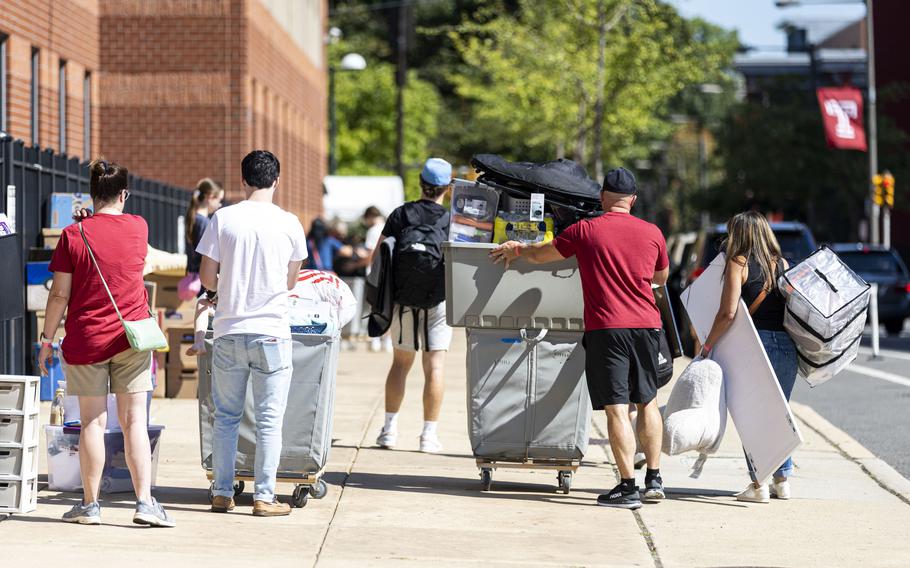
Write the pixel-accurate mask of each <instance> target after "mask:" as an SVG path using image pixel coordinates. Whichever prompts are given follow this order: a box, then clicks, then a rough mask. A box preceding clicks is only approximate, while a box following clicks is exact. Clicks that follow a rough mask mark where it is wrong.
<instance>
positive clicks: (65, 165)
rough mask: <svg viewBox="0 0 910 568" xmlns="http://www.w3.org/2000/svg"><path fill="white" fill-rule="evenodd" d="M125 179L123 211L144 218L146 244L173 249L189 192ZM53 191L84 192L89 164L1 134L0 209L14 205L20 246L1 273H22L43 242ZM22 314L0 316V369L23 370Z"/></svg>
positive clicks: (3, 262) (25, 346)
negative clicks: (127, 192)
mask: <svg viewBox="0 0 910 568" xmlns="http://www.w3.org/2000/svg"><path fill="white" fill-rule="evenodd" d="M124 165H126V166H127V167H129V164H124ZM129 183H130V198H129V200H128V201H127V202H126V209H125V211H126V212H127V213H132V214H135V215H140V216H142V217H144V218H145V220H146V222H147V223H148V226H149V244H150V245H152V246H153V247H155V248H157V249H160V250H165V251H168V252H177V249H178V242H179V237H178V223H179V217H180V216H181V215H183V214H184V213H185V211H186V207H187V204H188V202H189V198H190V194H189V192H188V191H187V190H185V189H182V188H179V187H174V186H171V185H167V184H164V183H161V182H158V181H154V180H149V179H145V178H141V177H138V176H130V182H129ZM52 193H84V194H86V195H88V193H89V170H88V164H87V163H80V162H79V160H78V159H77V158H70V157H67V156H66V155H65V154H56V153H54V152H53V151H52V150H42V149H40V148H38V147H34V146H26V145H25V143H24V142H22V141H21V140H13V139H12V138H10V137H8V136H5V135H3V134H2V133H0V211H2V212H6V213H7V215H9V214H10V213H11V209H15V224H16V233H17V234H18V235H19V237H18V241H19V244H20V246H21V251H22V255H21V259H15V260H14V259H12V258H2V259H0V278H2V277H3V273H4V272H5V271H8V270H9V271H18V274H22V273H23V271H24V270H25V267H24V264H23V263H24V262H25V261H26V260H27V259H28V258H29V251H30V250H31V249H32V248H37V247H42V246H43V237H42V234H41V229H42V228H44V227H48V226H49V225H50V223H49V219H48V215H49V211H48V201H49V199H50V195H51V194H52ZM6 256H8V255H6ZM22 294H23V295H24V294H25V290H22ZM8 301H11V299H10V298H0V302H8ZM27 315H28V314H26V313H23V314H22V317H21V318H15V319H12V320H7V321H0V346H5V347H6V348H4V349H0V374H2V373H7V374H9V373H12V374H21V373H24V372H25V371H26V365H25V361H26V353H29V352H30V351H31V343H30V342H29V341H27V340H26V337H27V336H26V331H25V327H26V325H25V322H26V319H27ZM28 337H30V336H28ZM11 346H15V347H11Z"/></svg>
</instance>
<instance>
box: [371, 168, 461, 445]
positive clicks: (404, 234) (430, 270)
mask: <svg viewBox="0 0 910 568" xmlns="http://www.w3.org/2000/svg"><path fill="white" fill-rule="evenodd" d="M451 188H452V165H451V164H449V163H448V162H446V161H445V160H442V159H440V158H430V159H428V160H427V161H426V164H425V165H424V167H423V171H421V173H420V189H421V194H422V196H421V198H420V199H418V200H417V201H411V202H408V203H405V204H404V205H402V206H401V207H399V208H397V209H395V210H394V211H392V213H391V215H389V218H388V220H387V221H386V224H385V227H384V228H383V230H382V238H381V239H380V241H379V244H377V246H376V248H377V249H379V245H380V244H381V243H382V241H383V240H385V239H386V238H394V239H395V247H394V252H393V260H392V279H393V284H392V286H393V290H394V293H393V297H394V304H395V306H394V310H393V312H392V325H391V329H390V332H391V336H392V342H393V346H394V355H393V359H392V368H391V369H389V375H388V377H387V378H386V383H385V410H386V412H385V423H384V424H383V427H382V431H381V432H380V433H379V437H378V438H377V439H376V444H377V445H378V446H380V447H382V448H387V449H391V448H394V447H395V445H396V444H397V443H398V411H399V409H400V408H401V402H402V400H403V399H404V389H405V380H406V379H407V376H408V372H409V371H410V370H411V366H412V365H413V364H414V359H415V356H416V353H417V352H418V351H421V350H422V351H423V355H422V360H423V361H422V362H423V373H424V380H425V382H424V387H423V418H424V423H423V432H422V433H421V435H420V451H421V452H427V453H436V452H439V451H440V450H441V449H442V445H441V444H440V443H439V438H438V436H437V434H436V424H437V421H438V420H439V410H440V408H441V407H442V393H443V366H444V364H445V354H446V351H448V349H449V344H450V343H451V341H452V328H450V327H449V326H448V325H447V324H446V304H445V262H444V259H443V257H442V243H443V242H444V241H445V240H447V238H448V232H449V211H448V209H446V208H445V207H443V206H442V202H443V200H444V199H445V196H446V194H447V193H448V192H449V190H450V189H451Z"/></svg>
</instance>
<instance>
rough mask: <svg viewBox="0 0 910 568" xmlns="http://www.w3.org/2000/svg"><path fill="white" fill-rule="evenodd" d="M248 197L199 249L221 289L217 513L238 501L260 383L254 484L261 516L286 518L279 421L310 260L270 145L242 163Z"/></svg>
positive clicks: (216, 369)
mask: <svg viewBox="0 0 910 568" xmlns="http://www.w3.org/2000/svg"><path fill="white" fill-rule="evenodd" d="M241 169H242V173H243V189H244V191H245V192H246V200H245V201H241V202H240V203H238V204H236V205H232V206H230V207H225V208H222V209H219V210H218V212H216V213H215V215H214V216H213V217H212V220H211V222H210V223H209V226H208V227H207V228H206V230H205V233H204V234H203V235H202V240H201V241H200V242H199V246H198V247H197V248H196V251H197V252H198V253H200V254H201V255H203V256H202V266H201V268H200V270H199V278H200V279H201V280H202V285H203V286H205V287H206V288H207V289H209V290H217V291H218V305H217V307H216V309H215V321H214V324H213V326H214V330H215V348H214V354H213V357H212V398H213V400H214V403H215V426H214V430H213V432H212V437H213V440H212V473H213V474H214V482H215V485H214V490H213V495H214V499H213V500H212V511H214V512H217V513H226V512H228V511H230V510H232V509H233V508H234V488H233V485H234V459H235V456H236V453H237V437H238V432H239V426H240V419H241V418H242V416H243V410H244V405H245V403H246V390H247V381H249V380H252V390H253V399H254V406H255V409H256V463H255V476H256V487H255V493H254V495H253V515H256V516H259V517H274V516H280V515H288V514H290V512H291V508H290V507H289V506H288V505H287V504H285V503H280V502H279V501H278V499H277V497H275V477H276V474H277V471H278V461H279V459H280V457H281V425H282V423H283V421H284V410H285V405H286V404H287V397H288V389H289V387H290V384H291V329H290V323H289V320H288V291H289V290H291V289H293V288H294V286H295V285H296V284H297V273H298V271H299V270H300V265H301V264H302V262H303V260H304V259H306V257H307V249H306V238H305V236H304V233H303V227H302V226H301V224H300V220H299V219H297V216H296V215H293V214H292V213H288V212H287V211H285V210H283V209H281V208H280V207H278V206H277V205H275V204H274V203H272V200H273V198H274V195H275V190H276V189H277V188H278V174H279V170H280V164H279V163H278V159H277V158H276V157H275V156H274V155H273V154H272V153H271V152H266V151H264V150H256V151H253V152H250V153H249V154H247V156H246V157H245V158H243V162H242V164H241Z"/></svg>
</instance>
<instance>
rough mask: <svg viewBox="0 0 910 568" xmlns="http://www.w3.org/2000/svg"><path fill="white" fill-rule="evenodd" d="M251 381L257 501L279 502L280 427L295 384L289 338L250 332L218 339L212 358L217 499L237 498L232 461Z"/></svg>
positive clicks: (214, 472)
mask: <svg viewBox="0 0 910 568" xmlns="http://www.w3.org/2000/svg"><path fill="white" fill-rule="evenodd" d="M250 378H252V381H253V384H252V387H253V389H252V390H253V404H254V407H255V411H256V412H255V414H256V462H255V466H254V467H255V476H256V487H255V493H254V495H253V499H255V500H257V501H268V502H271V501H272V500H273V499H274V498H275V477H276V474H277V472H278V462H279V460H280V459H281V425H282V423H283V422H284V410H285V406H286V405H287V400H288V389H289V388H290V386H291V340H289V339H277V338H275V337H269V336H266V335H252V334H236V335H225V336H223V337H219V338H218V339H216V340H215V352H214V355H213V356H212V399H213V401H214V403H215V427H214V431H213V436H212V437H213V440H212V473H213V475H214V479H215V487H214V491H213V493H214V495H220V496H222V497H233V496H234V489H233V485H234V460H235V459H236V455H237V438H238V435H239V428H240V420H241V418H242V417H243V409H244V405H245V403H246V392H247V381H248V380H249V379H250Z"/></svg>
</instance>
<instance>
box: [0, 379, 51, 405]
mask: <svg viewBox="0 0 910 568" xmlns="http://www.w3.org/2000/svg"><path fill="white" fill-rule="evenodd" d="M40 383H41V379H40V378H39V377H29V376H23V375H0V411H2V410H22V411H27V412H28V411H33V409H36V408H38V402H39V399H38V397H39V385H40Z"/></svg>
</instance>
